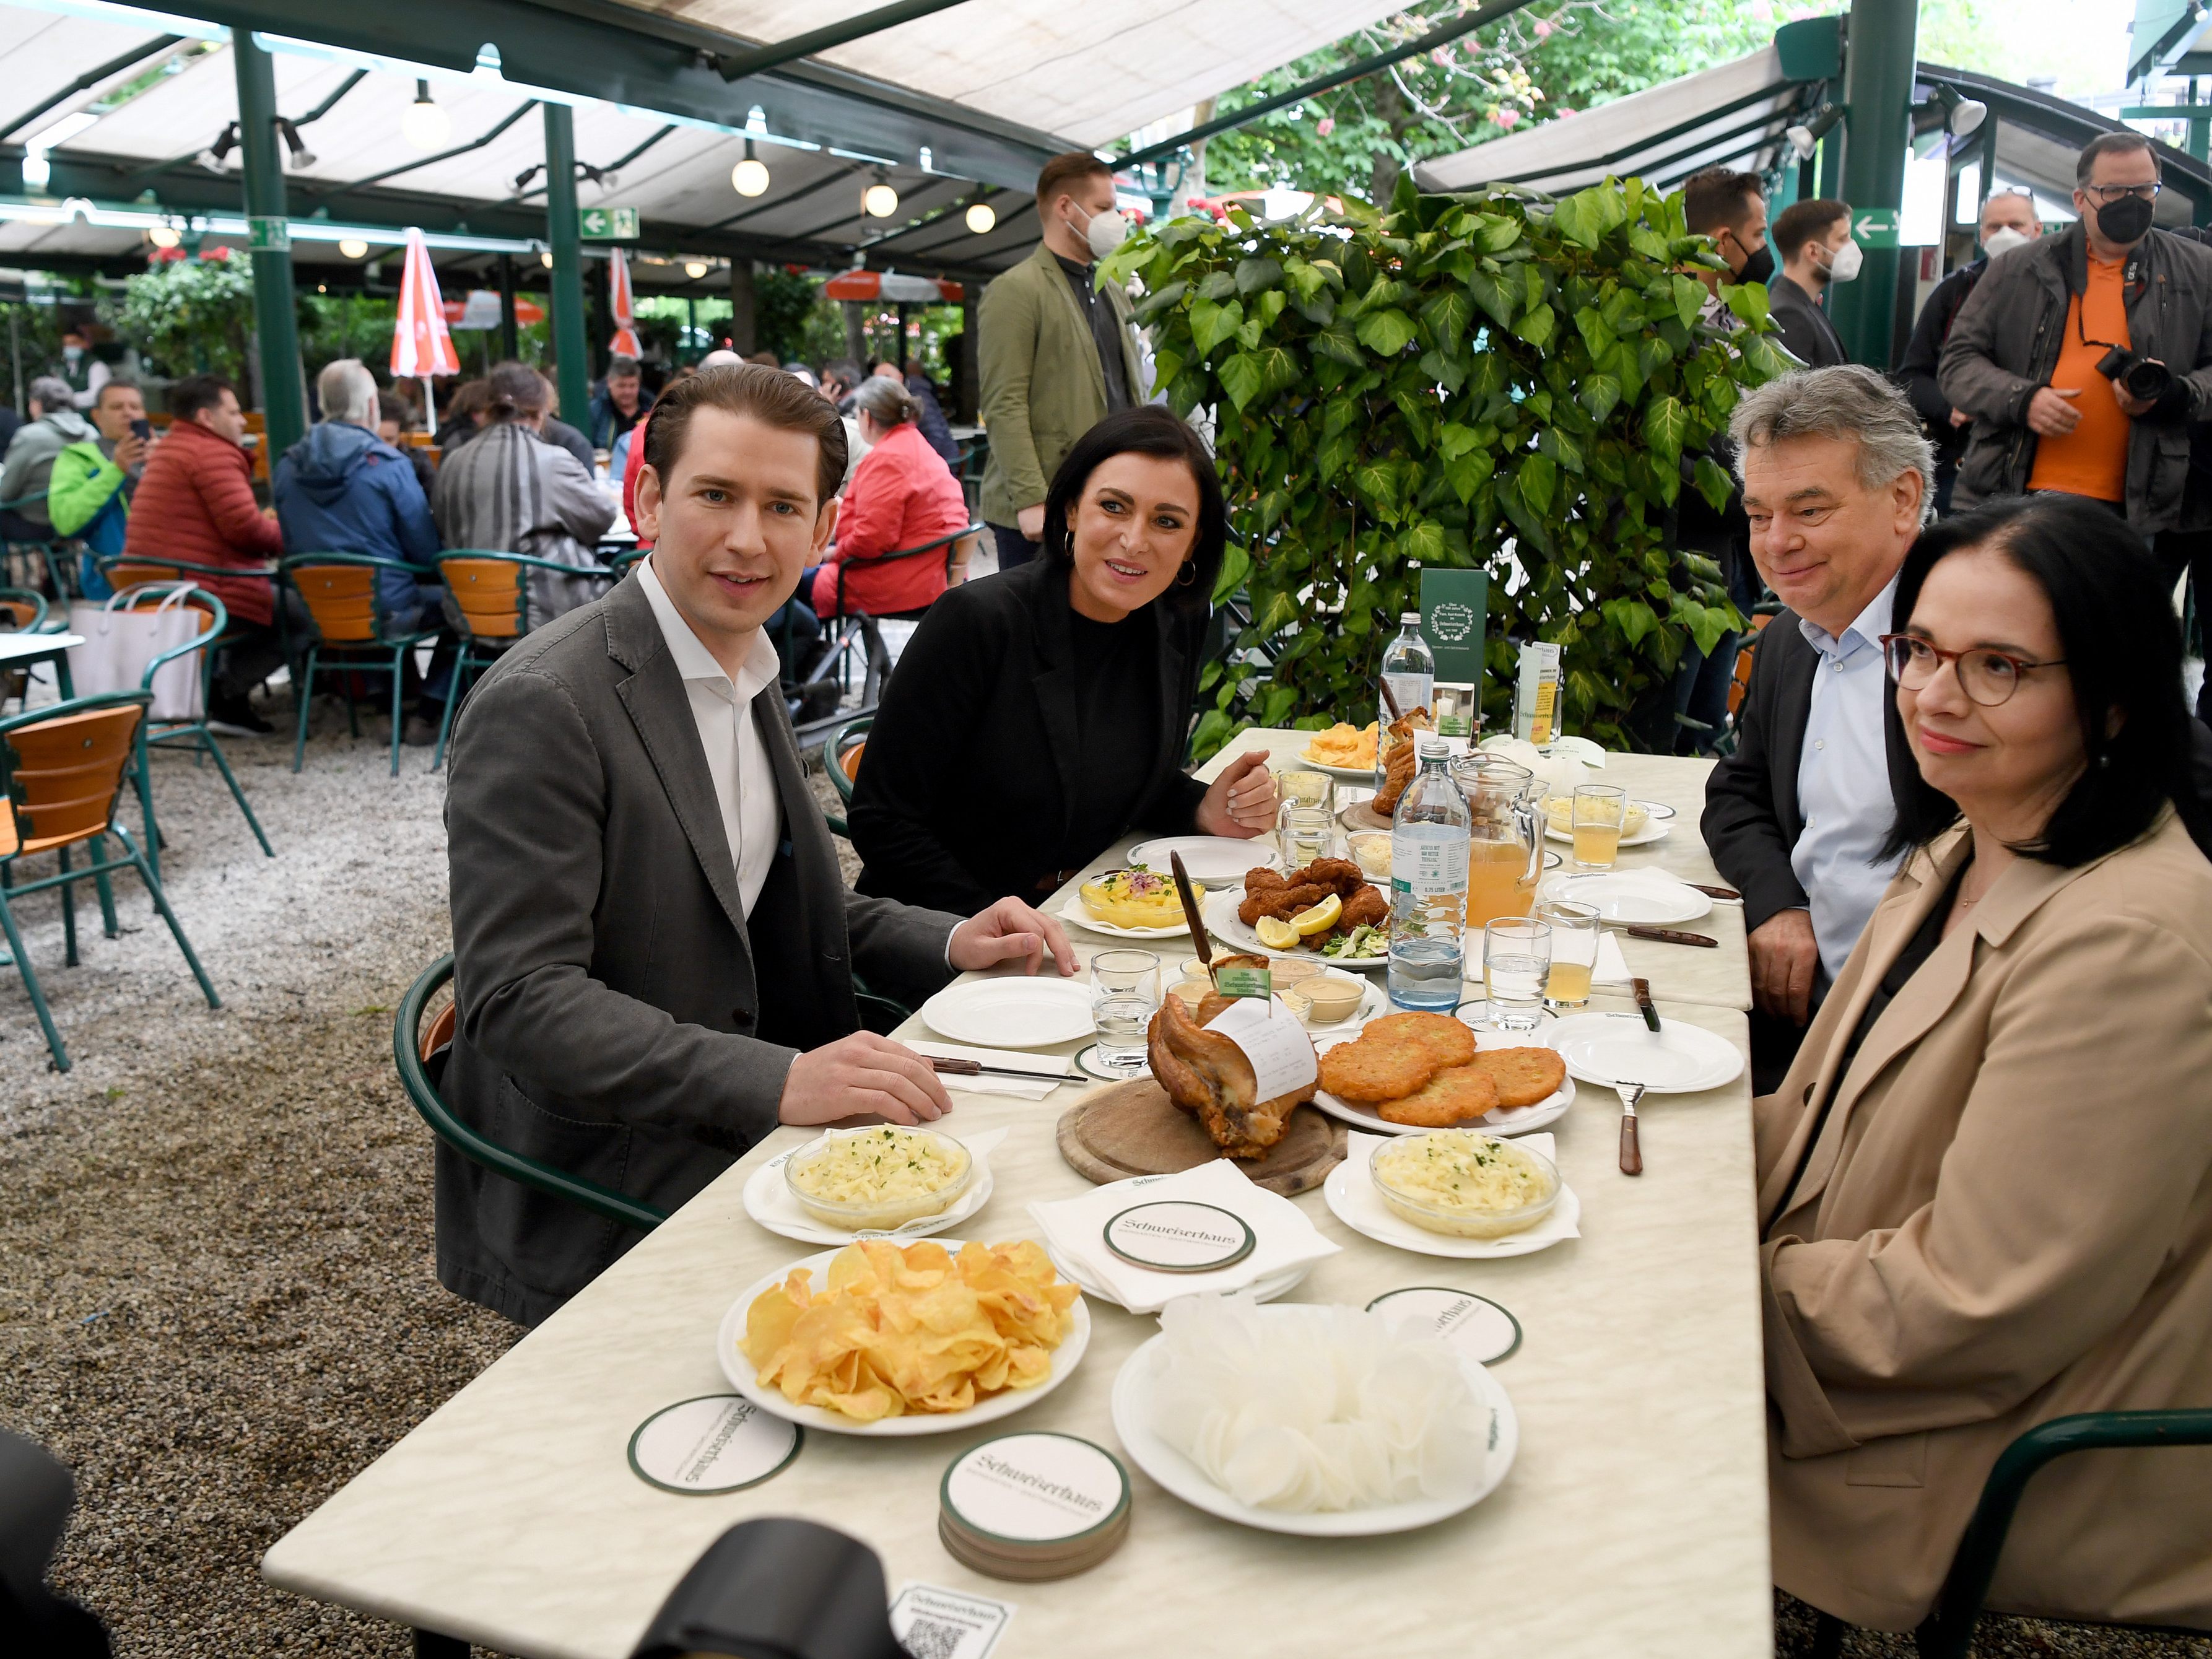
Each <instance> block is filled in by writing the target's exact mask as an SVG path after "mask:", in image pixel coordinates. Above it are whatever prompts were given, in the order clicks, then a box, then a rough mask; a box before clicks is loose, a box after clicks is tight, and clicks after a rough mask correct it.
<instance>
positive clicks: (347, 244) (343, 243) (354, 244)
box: [338, 236, 368, 259]
mask: <svg viewBox="0 0 2212 1659" xmlns="http://www.w3.org/2000/svg"><path fill="white" fill-rule="evenodd" d="M338 252H340V253H343V254H344V255H345V257H346V258H349V259H366V258H368V243H367V242H364V241H362V240H361V238H360V237H358V236H347V237H343V238H341V239H340V240H339V241H338Z"/></svg>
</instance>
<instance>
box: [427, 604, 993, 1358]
mask: <svg viewBox="0 0 2212 1659" xmlns="http://www.w3.org/2000/svg"><path fill="white" fill-rule="evenodd" d="M752 714H753V718H754V719H755V720H757V722H758V724H759V729H760V732H761V736H762V738H763V742H764V744H765V745H766V747H767V750H768V755H769V763H770V765H771V766H772V767H773V768H774V769H775V779H776V793H777V795H778V797H779V798H780V799H781V804H782V807H783V834H784V836H785V837H786V840H785V841H784V842H783V843H782V845H781V848H780V849H779V851H778V853H777V855H776V858H775V861H774V862H773V863H772V864H771V866H769V877H768V882H767V884H766V885H765V886H764V887H763V889H762V890H761V893H760V896H759V898H758V899H757V900H756V901H755V902H754V904H753V907H752V911H751V914H750V916H748V915H746V913H745V910H744V902H743V896H742V895H741V893H740V892H739V890H738V879H737V869H736V866H735V864H734V862H733V860H732V857H731V854H730V846H729V842H728V839H727V837H726V835H725V833H724V830H723V828H722V813H721V809H720V805H719V803H718V802H717V799H716V798H715V794H714V779H713V776H712V775H711V774H709V772H708V769H707V756H706V751H705V750H703V749H702V748H701V747H700V743H699V730H698V726H697V724H696V721H695V720H694V719H693V717H692V714H691V705H690V699H689V697H688V696H687V695H686V693H685V691H684V682H683V680H682V679H681V678H679V677H678V673H677V671H676V667H675V663H674V659H672V658H671V656H670V654H669V652H668V645H667V641H666V640H665V638H664V636H663V635H662V634H661V631H660V627H659V623H658V622H657V621H656V620H655V618H654V617H653V609H652V606H651V605H650V604H649V603H648V602H647V599H646V597H645V593H644V592H643V590H642V589H641V588H640V587H639V586H638V584H637V583H636V582H635V580H631V581H626V582H623V583H621V584H619V585H618V586H616V587H615V588H614V589H613V590H612V591H611V592H609V593H608V594H607V595H606V597H605V598H604V599H599V600H596V601H594V602H593V603H592V604H591V605H586V606H584V607H583V608H582V609H581V610H579V611H571V612H570V613H569V614H568V616H565V617H562V618H560V619H559V620H558V621H556V622H554V623H550V624H549V625H547V626H546V627H544V628H541V629H538V631H537V632H535V633H533V634H532V635H530V637H529V638H528V639H526V640H524V641H521V642H520V644H518V645H516V646H515V647H513V649H512V650H510V651H509V652H508V653H507V654H506V655H505V656H504V657H502V658H501V659H500V662H499V665H498V666H497V667H495V668H494V669H493V670H492V671H490V672H489V673H488V674H486V675H485V676H484V678H483V680H482V681H480V682H479V683H478V684H477V688H476V690H473V691H472V692H471V693H470V695H469V700H468V703H467V706H466V707H465V708H463V709H462V710H461V712H460V715H459V724H457V725H456V726H455V727H454V728H453V777H452V782H451V792H450V793H449V794H448V795H447V800H446V829H447V853H448V857H449V859H450V860H451V865H452V874H453V882H452V885H453V969H454V973H453V989H454V994H455V998H456V1000H457V1003H458V1006H459V1029H458V1030H457V1031H456V1033H455V1035H454V1038H453V1052H452V1054H451V1056H450V1058H449V1059H448V1060H447V1067H446V1072H445V1079H444V1083H445V1091H446V1097H447V1100H448V1102H449V1103H451V1104H452V1106H453V1110H454V1111H455V1112H456V1113H458V1114H459V1115H460V1116H461V1117H463V1118H465V1119H466V1120H467V1121H469V1122H471V1123H472V1124H474V1125H475V1126H476V1127H477V1128H478V1129H480V1130H482V1131H483V1133H486V1134H487V1135H489V1136H490V1137H491V1138H492V1139H494V1140H496V1141H498V1142H500V1143H501V1145H503V1146H508V1147H511V1148H512V1149H513V1150H514V1151H516V1152H522V1153H524V1154H526V1155H527V1156H529V1157H531V1158H538V1159H539V1160H541V1161H543V1162H544V1163H548V1164H554V1165H556V1166H557V1167H559V1168H561V1169H563V1170H568V1172H569V1173H571V1174H573V1175H579V1176H585V1177H586V1178H587V1179H589V1180H592V1181H596V1182H599V1183H600V1184H602V1185H603V1186H608V1187H612V1188H617V1189H618V1190H619V1191H622V1192H624V1193H627V1194H629V1195H630V1196H632V1197H633V1198H637V1199H641V1200H644V1201H645V1202H647V1203H648V1204H653V1205H656V1206H659V1207H660V1208H662V1209H665V1210H672V1209H674V1208H675V1207H676V1206H678V1205H679V1204H682V1203H683V1202H684V1200H687V1199H689V1198H690V1197H691V1196H692V1195H693V1194H696V1193H697V1192H698V1191H699V1189H700V1188H702V1187H704V1186H705V1185H706V1184H707V1183H708V1182H710V1181H712V1180H713V1179H714V1177H715V1176H718V1175H720V1173H721V1172H722V1171H723V1170H726V1169H727V1168H728V1167H729V1166H730V1165H731V1164H732V1163H733V1162H735V1161H736V1159H737V1158H738V1155H739V1154H741V1153H743V1152H744V1151H745V1150H746V1149H747V1148H749V1147H750V1146H752V1145H753V1144H754V1143H755V1142H756V1141H757V1140H759V1139H761V1137H762V1136H763V1135H765V1134H767V1133H768V1132H769V1130H770V1129H772V1128H774V1127H775V1123H776V1109H777V1103H778V1101H779V1100H780V1099H781V1096H782V1093H783V1085H784V1079H785V1076H786V1074H787V1073H788V1072H789V1071H790V1069H791V1063H792V1061H793V1060H795V1059H796V1058H797V1057H798V1054H799V1051H800V1050H802V1049H807V1048H816V1047H818V1046H819V1045H820V1044H822V1043H824V1042H830V1041H833V1040H834V1039H836V1038H838V1037H842V1036H849V1035H850V1034H851V1033H853V1032H854V1031H856V1030H859V1029H860V1016H859V1012H858V1009H857V1006H856V1005H855V1001H854V992H853V979H854V975H855V974H858V975H862V976H863V977H865V978H866V981H867V982H868V984H869V986H870V987H872V988H873V989H875V990H877V991H879V992H882V993H884V994H887V995H890V996H893V997H896V998H899V999H901V1000H908V1001H918V1000H920V999H921V997H923V996H926V995H927V994H929V993H930V992H932V991H933V990H935V989H937V988H938V987H939V986H941V985H942V984H944V983H945V981H946V980H947V979H948V978H949V977H950V976H951V975H950V970H949V969H947V968H946V966H945V945H946V941H947V940H948V939H949V938H950V937H951V932H952V929H953V927H955V926H956V925H957V922H958V920H959V919H958V918H957V917H955V916H949V915H930V914H928V913H927V912H924V911H920V910H913V909H908V908H906V907H905V906H903V905H897V904H885V903H884V902H881V901H879V900H875V899H866V898H861V897H860V896H857V895H856V894H854V893H851V892H849V891H848V890H846V887H845V884H844V880H843V878H842V876H840V874H839V873H838V870H837V855H836V849H835V848H834V847H833V845H832V843H831V842H830V840H829V829H828V826H827V825H826V824H824V823H823V819H822V814H821V811H820V810H819V809H818V807H817V805H815V801H814V797H813V794H812V792H811V790H810V788H809V787H808V785H807V782H806V774H805V766H804V764H803V763H801V762H800V760H799V749H798V745H797V744H796V742H795V741H794V740H793V736H792V731H791V724H790V721H789V720H788V719H787V717H786V715H785V713H784V708H783V699H782V696H781V693H780V692H779V691H778V690H776V688H775V687H774V686H770V687H769V688H768V689H767V690H764V691H763V692H761V693H760V695H759V696H757V697H756V698H754V700H753V703H752ZM437 1192H438V1210H437V1215H438V1278H439V1280H440V1282H441V1283H442V1284H444V1285H445V1286H446V1287H447V1289H448V1290H452V1291H457V1292H459V1294H460V1295H462V1296H465V1297H469V1298H470V1299H471V1301H475V1302H480V1303H482V1304H484V1305H485V1306H486V1307H489V1308H492V1309H495V1310H498V1311H499V1312H501V1313H503V1314H505V1315H507V1317H509V1318H510V1319H515V1320H519V1321H520V1322H523V1323H525V1324H536V1323H537V1322H538V1321H540V1320H542V1319H544V1317H545V1316H547V1315H548V1314H550V1313H551V1312H552V1311H553V1310H555V1309H556V1308H557V1307H559V1306H560V1305H561V1304H562V1303H563V1302H565V1301H566V1300H567V1299H568V1297H571V1296H573V1295H574V1294H575V1293H576V1292H577V1291H580V1290H581V1289H582V1288H583V1287H584V1285H586V1284H587V1283H588V1282H590V1280H591V1279H592V1278H593V1277H594V1276H596V1275H597V1274H598V1273H600V1272H601V1271H602V1270H603V1269H605V1267H607V1266H608V1264H609V1263H611V1262H612V1261H614V1260H615V1258H616V1257H617V1256H618V1255H621V1254H622V1253H623V1251H624V1250H626V1249H629V1246H630V1245H632V1244H634V1243H636V1241H637V1235H636V1234H635V1233H633V1232H631V1231H629V1230H628V1229H626V1228H623V1227H621V1226H618V1225H616V1224H615V1223H613V1222H611V1221H603V1220H600V1219H599V1218H596V1217H594V1216H592V1215H589V1214H586V1212H584V1211H582V1210H580V1209H578V1208H576V1207H575V1206H574V1205H571V1204H568V1203H564V1202H563V1201H562V1200H559V1199H556V1198H549V1197H546V1196H544V1194H539V1193H536V1192H532V1191H531V1190H529V1189H527V1188H523V1187H520V1186H519V1185H517V1184H515V1183H514V1182H511V1181H508V1180H507V1178H506V1177H505V1176H498V1175H494V1174H492V1173H490V1172H489V1170H485V1169H483V1168H482V1167H481V1166H479V1165H477V1164H472V1163H470V1162H468V1161H467V1160H466V1159H465V1158H462V1157H461V1156H460V1155H459V1153H457V1152H453V1150H452V1149H451V1148H449V1147H447V1146H442V1145H441V1146H440V1147H439V1148H438V1174H437Z"/></svg>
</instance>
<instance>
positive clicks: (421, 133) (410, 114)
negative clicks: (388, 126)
mask: <svg viewBox="0 0 2212 1659" xmlns="http://www.w3.org/2000/svg"><path fill="white" fill-rule="evenodd" d="M399 136H400V137H403V138H404V139H405V140H406V141H407V142H408V143H409V144H410V145H411V146H412V147H413V148H415V149H420V150H434V149H444V148H445V147H446V144H447V141H448V140H449V139H451V138H452V137H453V118H452V117H451V116H449V115H447V113H446V112H445V111H444V110H442V109H441V108H440V107H439V106H437V104H436V103H435V102H434V101H433V100H432V99H431V97H430V83H429V82H428V81H417V82H416V83H415V101H414V102H413V103H411V104H410V105H408V106H407V112H406V113H405V114H404V115H403V116H401V117H400V118H399Z"/></svg>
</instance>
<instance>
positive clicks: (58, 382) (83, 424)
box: [0, 374, 99, 542]
mask: <svg viewBox="0 0 2212 1659" xmlns="http://www.w3.org/2000/svg"><path fill="white" fill-rule="evenodd" d="M23 401H24V402H25V403H26V404H28V405H29V407H30V410H31V418H30V419H29V420H27V421H26V422H23V424H22V425H21V426H19V427H17V428H15V436H14V437H12V438H10V439H9V440H8V455H7V459H6V461H5V462H4V463H0V501H21V503H22V505H21V506H20V507H15V508H14V509H13V510H12V511H10V512H9V513H8V514H7V515H6V516H7V522H5V523H4V525H0V533H4V534H5V535H6V536H7V538H8V539H9V540H10V541H25V542H36V541H44V540H45V539H46V534H47V532H49V531H50V530H52V528H53V525H52V520H50V519H49V518H48V517H47V516H46V502H45V501H43V500H40V501H32V500H30V499H28V498H29V497H31V496H33V495H38V496H43V495H45V494H46V486H47V484H48V483H50V482H51V480H52V474H53V470H54V458H55V457H56V456H57V455H59V454H60V453H62V451H64V449H67V448H68V447H70V445H71V444H82V443H89V442H91V441H93V440H94V438H95V437H97V436H98V435H99V428H96V427H94V425H93V423H92V422H90V421H88V420H86V419H85V417H84V416H82V415H80V414H78V413H77V410H76V393H75V392H71V391H70V383H69V382H68V381H67V380H63V379H62V378H61V377H60V376H59V375H58V374H41V375H40V376H39V378H38V379H37V380H33V381H32V382H31V389H30V391H29V392H28V393H27V394H26V395H25V397H24V399H23Z"/></svg>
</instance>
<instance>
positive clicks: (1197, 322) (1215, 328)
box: [1190, 299, 1244, 356]
mask: <svg viewBox="0 0 2212 1659" xmlns="http://www.w3.org/2000/svg"><path fill="white" fill-rule="evenodd" d="M1243 322H1244V307H1243V306H1241V305H1239V304H1238V303H1237V301H1234V300H1231V301H1229V303H1228V304H1227V305H1220V306H1218V305H1215V304H1213V303H1212V301H1209V300H1202V299H1201V300H1198V301H1194V302H1193V303H1192V305H1191V307H1190V337H1191V343H1193V344H1194V345H1195V346H1196V347H1197V348H1198V349H1199V354H1200V356H1206V355H1207V354H1209V353H1211V352H1212V349H1213V348H1214V347H1216V346H1218V345H1219V344H1220V343H1222V342H1223V341H1224V340H1225V339H1227V338H1228V337H1230V336H1231V335H1232V334H1234V333H1236V332H1237V329H1238V328H1240V327H1241V326H1243Z"/></svg>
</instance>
